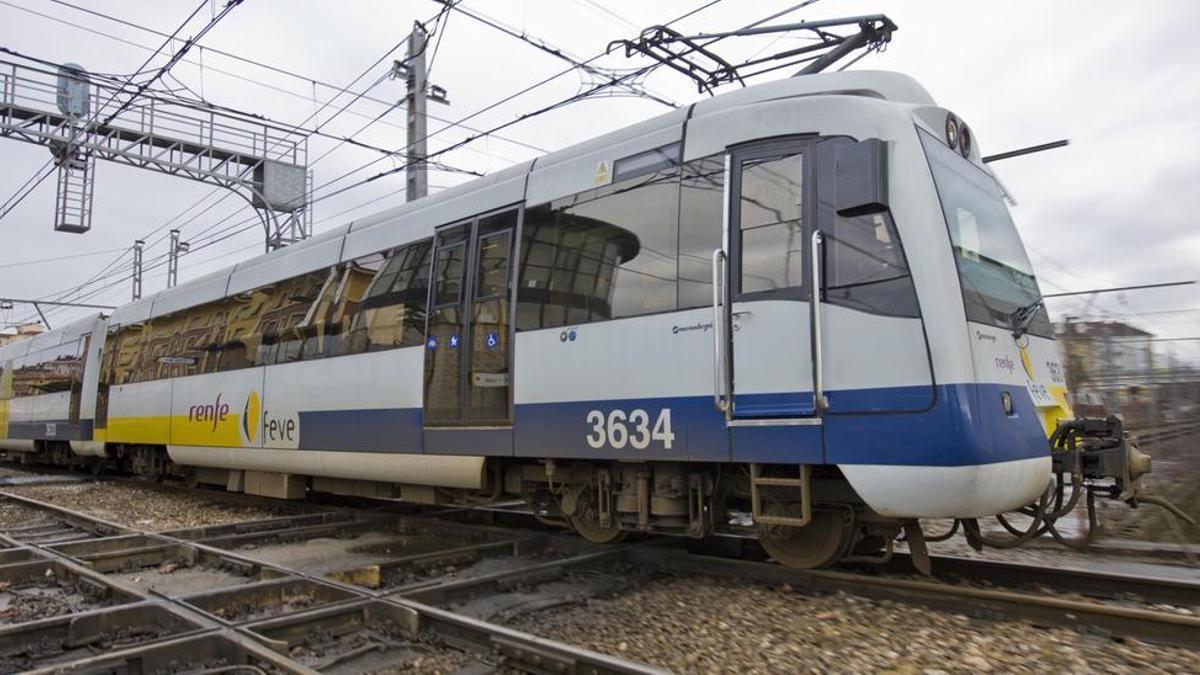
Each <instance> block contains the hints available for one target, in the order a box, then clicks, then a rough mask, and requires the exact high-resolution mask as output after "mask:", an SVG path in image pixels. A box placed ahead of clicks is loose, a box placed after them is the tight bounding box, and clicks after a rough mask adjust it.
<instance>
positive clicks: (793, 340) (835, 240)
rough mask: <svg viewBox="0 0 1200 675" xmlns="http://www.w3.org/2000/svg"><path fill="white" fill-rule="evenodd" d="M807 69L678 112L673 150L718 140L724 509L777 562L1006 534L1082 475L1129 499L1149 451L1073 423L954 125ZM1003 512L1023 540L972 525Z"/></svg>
mask: <svg viewBox="0 0 1200 675" xmlns="http://www.w3.org/2000/svg"><path fill="white" fill-rule="evenodd" d="M800 79H801V80H803V79H804V78H800ZM809 79H811V80H812V86H814V87H817V86H820V87H821V88H822V89H823V90H820V91H812V92H811V93H810V95H805V96H797V97H786V96H779V97H777V98H765V99H762V100H759V101H757V102H755V103H754V104H753V106H754V108H755V109H756V110H755V114H754V115H753V116H751V117H749V119H748V121H749V122H750V123H749V124H741V125H739V124H738V123H737V120H736V118H735V117H734V115H735V112H734V111H735V110H736V108H729V109H727V110H726V111H725V112H724V113H723V114H722V113H717V114H713V115H710V116H706V115H704V114H703V106H697V114H696V119H695V120H694V121H693V122H692V123H691V124H690V126H689V129H688V143H689V146H690V147H691V149H690V150H689V153H688V154H691V151H692V149H696V146H703V145H704V143H703V142H697V140H696V139H702V138H704V137H705V134H706V133H710V134H711V135H712V137H713V138H714V139H717V138H720V139H722V141H723V142H724V143H725V145H726V147H727V148H728V154H727V160H726V164H727V188H726V203H727V215H726V223H725V225H726V227H725V230H726V231H725V241H724V245H723V248H722V249H721V250H720V251H718V252H716V253H715V256H714V268H715V270H716V272H715V274H714V278H715V279H718V280H722V281H723V284H724V286H723V289H722V290H721V291H720V292H719V293H718V294H717V296H716V297H715V298H714V306H715V308H716V312H715V315H714V316H715V318H714V325H715V326H716V332H717V333H718V335H719V336H720V337H719V339H718V340H717V342H716V345H715V347H714V349H715V351H716V354H717V356H716V363H717V368H716V369H717V372H718V383H717V384H716V389H717V392H718V396H717V402H718V407H719V408H720V409H721V410H722V411H723V413H724V415H725V417H726V421H727V427H728V429H729V434H730V440H731V448H732V459H733V460H734V461H740V462H746V463H748V464H749V466H748V467H747V470H746V472H745V473H746V475H745V477H744V478H743V479H741V480H739V481H732V482H734V483H736V484H737V485H738V486H739V487H738V488H734V489H731V490H729V492H728V494H730V495H732V496H733V497H734V499H733V500H732V501H731V502H729V503H728V504H726V506H727V507H728V505H729V504H734V505H738V504H740V505H741V507H742V508H744V509H745V511H748V512H749V513H748V514H747V515H748V516H749V518H748V519H747V520H752V521H753V522H754V523H755V525H756V529H757V534H758V536H759V539H760V541H761V542H762V543H763V545H764V548H766V549H767V551H768V552H769V553H770V554H771V555H772V556H773V557H775V558H776V559H777V560H779V561H780V562H783V563H785V564H788V565H792V566H797V567H814V566H820V565H825V564H828V563H830V562H833V561H835V560H838V559H845V558H847V557H853V558H856V559H860V560H862V559H883V557H884V556H886V555H887V553H888V551H890V542H891V541H893V540H894V539H895V537H896V535H897V534H898V532H899V531H900V530H901V529H903V530H904V531H905V535H906V538H907V539H908V540H909V542H910V548H912V549H915V550H914V552H915V553H919V554H923V551H924V547H923V536H922V533H921V530H920V526H919V524H918V523H919V519H925V518H947V519H956V520H959V521H962V523H964V524H965V529H966V534H967V537H968V539H969V540H970V541H971V543H972V544H974V545H977V546H979V545H982V544H984V543H990V544H995V545H1012V544H1016V543H1021V542H1023V541H1025V540H1027V539H1029V538H1031V537H1032V536H1034V535H1035V534H1036V533H1038V532H1044V531H1045V529H1046V528H1045V523H1047V522H1050V523H1052V522H1053V518H1054V516H1055V515H1056V514H1058V515H1061V512H1063V511H1065V510H1067V508H1068V507H1070V506H1074V504H1075V502H1076V499H1078V498H1079V496H1080V495H1081V494H1083V493H1084V492H1085V491H1086V490H1087V489H1088V488H1087V487H1085V486H1084V480H1085V479H1087V480H1090V481H1092V483H1089V486H1090V487H1096V485H1095V484H1094V483H1095V481H1096V480H1099V479H1115V480H1114V484H1113V485H1110V486H1108V487H1107V488H1105V489H1107V490H1108V491H1109V492H1108V496H1112V497H1119V498H1121V499H1123V500H1126V501H1129V500H1130V499H1131V498H1133V497H1135V496H1136V491H1135V489H1134V484H1135V482H1136V478H1137V474H1138V473H1139V472H1140V471H1141V470H1142V469H1148V462H1143V461H1141V456H1140V455H1139V454H1138V453H1136V451H1135V450H1134V451H1131V450H1130V449H1129V448H1127V447H1126V445H1125V441H1124V438H1123V431H1122V429H1121V428H1120V424H1119V421H1116V420H1111V419H1110V420H1092V421H1077V420H1072V419H1071V417H1072V415H1071V410H1070V406H1069V404H1068V402H1067V391H1066V386H1065V379H1064V373H1063V367H1062V364H1061V363H1060V358H1059V354H1058V350H1057V347H1056V345H1055V342H1054V340H1053V331H1052V328H1051V325H1050V322H1049V319H1048V316H1047V313H1046V310H1045V307H1044V306H1043V304H1042V303H1041V294H1040V292H1039V290H1038V286H1037V282H1036V280H1035V278H1034V275H1033V270H1032V268H1031V266H1030V263H1029V260H1028V257H1027V256H1026V254H1025V250H1024V247H1023V245H1022V243H1021V240H1020V238H1019V236H1018V233H1017V230H1016V227H1015V225H1014V223H1013V220H1012V218H1011V216H1010V214H1009V211H1008V208H1007V206H1006V203H1005V195H1004V192H1003V188H1002V187H1001V185H1000V184H999V183H998V181H997V180H996V178H995V177H994V176H993V175H992V173H991V172H990V171H989V170H988V168H987V167H986V166H985V165H984V164H983V163H982V161H981V157H980V153H979V150H978V144H977V143H976V142H975V137H974V134H973V133H972V131H971V129H970V128H969V127H968V126H967V125H966V124H965V123H963V122H962V121H961V120H960V119H959V118H958V117H956V116H955V115H954V114H953V113H951V112H949V111H948V110H946V109H944V108H941V107H939V106H937V105H936V104H935V103H934V101H933V100H932V99H931V98H930V97H929V95H928V94H927V93H926V92H925V91H924V90H923V89H922V88H921V87H920V86H919V85H917V84H916V83H915V82H913V81H912V80H910V79H908V78H907V77H904V76H901V75H896V74H890V73H856V74H853V75H851V74H838V75H832V76H817V77H813V78H809ZM780 86H786V85H780ZM792 86H793V87H803V86H804V85H803V84H802V83H801V84H793V85H792ZM806 93H807V92H806ZM723 117H724V118H725V119H722V118H723ZM740 130H745V131H744V133H745V135H746V136H750V135H753V136H755V137H757V138H753V139H751V138H742V137H738V134H739V131H740ZM800 132H807V133H800ZM731 136H732V137H731ZM764 138H765V139H767V140H760V139H764ZM697 151H700V152H702V151H701V150H697ZM781 224H782V225H781ZM814 298H815V300H814ZM809 383H811V388H809V387H805V386H803V385H806V384H809ZM797 385H801V386H797ZM797 390H799V391H797ZM1072 453H1074V454H1072ZM787 461H790V462H795V463H798V464H800V465H802V466H801V467H799V469H797V468H796V467H795V466H786V465H785V464H783V462H787ZM1055 475H1058V476H1059V478H1060V479H1059V480H1058V482H1057V483H1056V482H1055V480H1054V476H1055ZM1063 476H1068V477H1070V482H1071V483H1072V485H1071V486H1070V487H1068V489H1069V490H1070V493H1068V495H1064V487H1065V486H1064V483H1065V482H1066V480H1065V479H1064V478H1063ZM1055 488H1057V490H1058V492H1057V494H1055V492H1054V489H1055ZM1071 488H1073V489H1071ZM739 497H740V499H739ZM1055 499H1056V500H1057V501H1055ZM1088 501H1089V504H1090V502H1091V497H1090V496H1089V498H1088ZM1052 502H1053V503H1054V506H1053V507H1051V506H1050V505H1051V503H1052ZM1031 505H1033V506H1032V507H1031ZM1016 509H1025V510H1026V513H1030V514H1033V515H1034V516H1036V518H1035V520H1034V521H1033V522H1032V523H1031V524H1030V526H1029V530H1028V532H1026V533H1025V534H1023V535H1022V536H1020V537H1017V538H1016V539H1009V540H1005V541H1000V540H997V539H994V538H989V537H987V536H986V535H984V534H982V533H981V532H980V529H979V526H978V524H977V522H978V521H977V519H978V518H981V517H984V516H992V515H996V514H1002V513H1004V512H1007V511H1011V510H1016ZM1055 509H1057V512H1056V511H1055ZM1025 522H1028V521H1025ZM1006 524H1007V522H1006ZM918 557H921V558H923V557H924V556H923V555H920V556H918ZM926 562H927V561H926Z"/></svg>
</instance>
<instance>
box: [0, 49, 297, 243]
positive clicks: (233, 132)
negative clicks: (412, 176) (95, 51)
mask: <svg viewBox="0 0 1200 675" xmlns="http://www.w3.org/2000/svg"><path fill="white" fill-rule="evenodd" d="M64 80H65V84H66V85H67V89H66V91H68V92H70V95H64ZM134 89H135V88H134V87H132V86H130V85H127V84H125V83H116V82H110V81H106V80H104V79H103V78H96V77H91V76H89V75H88V74H87V73H86V72H84V71H83V70H82V68H80V67H78V66H74V65H69V66H64V67H63V68H60V69H59V70H58V71H57V72H56V71H54V70H51V69H50V68H46V67H41V66H29V65H24V64H19V63H15V62H12V61H4V60H0V137H6V138H12V139H15V140H21V141H26V142H29V143H36V144H38V145H43V146H46V147H48V148H50V151H51V152H52V153H53V154H54V156H55V161H56V163H57V164H58V171H59V194H58V199H57V209H56V211H57V216H56V220H55V229H58V230H62V231H67V232H86V231H87V230H88V229H89V228H90V226H91V203H92V185H93V184H94V179H95V171H94V169H95V160H96V159H104V160H108V161H112V162H118V163H121V164H125V165H128V166H135V167H139V168H142V169H150V170H153V171H158V172H160V173H166V174H169V175H174V176H182V177H185V178H190V179H192V180H197V181H201V182H205V183H211V184H215V185H219V186H222V187H225V188H228V189H230V190H233V191H234V192H236V193H238V194H239V195H241V196H242V197H244V198H245V199H246V200H247V201H248V202H250V203H251V204H252V205H253V206H254V208H255V210H256V211H257V212H258V214H259V216H260V217H261V218H262V220H263V226H264V229H265V230H266V236H267V250H271V249H274V248H278V247H280V246H285V245H287V244H290V243H294V242H296V241H299V240H301V239H305V238H307V237H308V236H309V234H310V232H311V214H310V209H309V208H308V205H309V203H310V201H311V191H312V177H311V174H310V173H309V171H308V169H307V166H306V165H307V155H308V133H307V132H306V131H304V130H302V129H296V128H291V127H287V126H283V125H279V124H275V123H268V122H264V121H263V120H261V119H255V118H254V117H252V116H249V115H245V114H241V113H237V112H233V111H227V110H223V109H219V108H216V107H213V106H210V105H207V104H204V103H199V102H192V101H187V100H183V99H177V98H172V97H168V96H163V95H161V94H158V93H151V92H142V93H141V94H140V95H138V97H137V100H135V101H133V102H132V103H131V104H130V105H127V106H124V108H123V109H122V105H123V104H122V103H118V101H120V100H121V99H122V98H124V99H125V100H128V98H129V97H130V96H133V95H134V93H135V92H134ZM101 101H104V102H105V103H103V105H102V107H101V108H100V109H98V110H90V105H93V104H95V103H99V102H101ZM81 113H82V114H81ZM109 117H111V119H109ZM101 120H103V122H101Z"/></svg>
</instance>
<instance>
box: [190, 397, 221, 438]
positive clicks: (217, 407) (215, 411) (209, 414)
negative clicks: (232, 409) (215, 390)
mask: <svg viewBox="0 0 1200 675" xmlns="http://www.w3.org/2000/svg"><path fill="white" fill-rule="evenodd" d="M227 417H229V404H228V403H221V395H220V394H217V400H216V402H215V403H211V404H208V405H194V406H192V407H190V408H188V421H189V422H212V429H213V431H216V430H217V424H219V423H221V422H224V421H225V419H226V418H227Z"/></svg>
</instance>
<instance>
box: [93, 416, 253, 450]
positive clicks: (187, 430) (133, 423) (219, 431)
mask: <svg viewBox="0 0 1200 675" xmlns="http://www.w3.org/2000/svg"><path fill="white" fill-rule="evenodd" d="M97 440H99V439H97ZM104 440H105V441H106V442H108V443H145V444H147V445H168V444H173V445H210V446H215V447H225V448H240V447H242V446H243V445H244V444H243V442H242V432H241V416H240V415H237V414H234V413H229V414H228V415H226V416H225V419H223V420H220V421H218V422H217V423H216V424H215V425H214V424H213V422H212V421H211V420H209V421H204V420H190V419H188V416H187V415H172V416H170V417H167V416H158V417H110V418H108V428H107V429H106V430H105V433H104Z"/></svg>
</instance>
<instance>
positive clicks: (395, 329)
mask: <svg viewBox="0 0 1200 675" xmlns="http://www.w3.org/2000/svg"><path fill="white" fill-rule="evenodd" d="M432 247H433V241H432V240H431V239H426V240H424V241H419V242H416V243H413V244H408V245H406V246H401V247H399V248H396V249H393V250H392V251H390V252H389V253H387V254H386V256H380V255H373V256H367V257H365V258H361V259H359V260H356V261H355V262H354V263H353V264H352V266H351V268H350V272H349V276H348V277H347V279H346V280H345V282H344V284H345V289H344V290H343V293H342V295H343V296H344V297H342V298H340V299H339V300H338V302H339V304H341V310H340V311H341V312H342V315H343V316H346V315H352V316H353V318H352V319H351V320H350V321H349V322H348V323H349V325H350V337H349V338H348V343H349V344H348V345H347V346H346V348H345V352H346V353H350V354H359V353H363V352H374V351H380V350H384V349H393V348H395V347H411V346H414V345H419V344H422V343H424V341H425V313H426V306H427V304H428V296H429V254H430V252H431V249H432ZM340 321H345V320H344V319H342V320H340Z"/></svg>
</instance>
